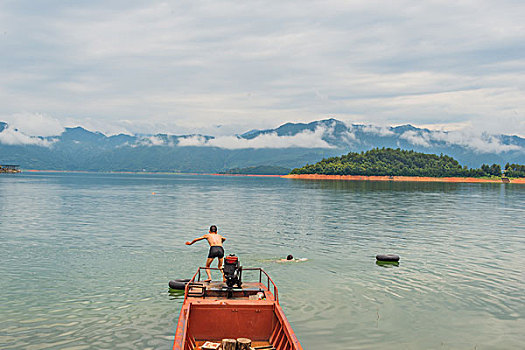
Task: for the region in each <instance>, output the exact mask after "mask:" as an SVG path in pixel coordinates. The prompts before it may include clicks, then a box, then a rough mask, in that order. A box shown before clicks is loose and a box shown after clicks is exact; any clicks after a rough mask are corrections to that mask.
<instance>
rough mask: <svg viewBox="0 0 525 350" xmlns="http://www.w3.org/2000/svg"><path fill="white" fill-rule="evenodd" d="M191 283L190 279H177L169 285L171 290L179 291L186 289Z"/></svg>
mask: <svg viewBox="0 0 525 350" xmlns="http://www.w3.org/2000/svg"><path fill="white" fill-rule="evenodd" d="M189 281H190V279H189V278H187V279H181V278H179V279H176V280H172V281H170V282H169V283H168V285H169V286H170V288H171V289H178V290H184V289H185V288H186V284H188V282H189Z"/></svg>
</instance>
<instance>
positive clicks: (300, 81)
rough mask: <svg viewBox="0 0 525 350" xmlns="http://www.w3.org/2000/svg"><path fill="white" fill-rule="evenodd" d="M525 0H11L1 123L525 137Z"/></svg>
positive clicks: (0, 23) (110, 129)
mask: <svg viewBox="0 0 525 350" xmlns="http://www.w3.org/2000/svg"><path fill="white" fill-rule="evenodd" d="M523 18H525V2H524V1H521V0H520V1H506V0H500V1H483V0H478V1H458V0H455V1H448V0H439V1H391V2H386V1H370V0H367V1H331V0H325V1H308V0H301V1H271V0H265V1H218V0H215V1H196V0H193V1H173V2H159V1H147V2H144V1H133V0H126V1H107V0H105V1H97V0H91V1H75V2H64V1H53V0H49V1H25V0H16V1H11V0H4V1H2V2H0V52H1V55H0V121H7V122H8V123H10V124H13V125H14V126H16V127H18V128H21V129H22V130H24V131H25V132H26V133H27V134H28V135H41V136H48V135H56V134H59V133H60V132H61V130H63V128H64V127H67V126H78V125H80V126H83V127H85V128H87V129H89V130H93V131H101V132H104V133H106V134H115V133H119V132H125V133H137V132H138V133H157V132H164V133H173V134H184V133H203V134H209V135H233V134H235V133H242V132H245V131H248V130H251V129H266V128H274V127H277V126H279V125H281V124H284V123H286V122H310V121H314V120H321V119H326V118H336V119H339V120H342V121H345V122H348V123H358V124H372V125H379V126H387V125H391V126H394V125H401V124H412V125H415V126H419V127H427V128H430V129H436V130H469V132H471V133H472V132H479V133H482V132H489V133H504V134H512V135H520V136H525V115H524V113H525V21H524V20H523Z"/></svg>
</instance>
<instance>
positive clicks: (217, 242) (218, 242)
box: [203, 233, 226, 247]
mask: <svg viewBox="0 0 525 350" xmlns="http://www.w3.org/2000/svg"><path fill="white" fill-rule="evenodd" d="M203 237H204V238H206V239H207V240H208V243H209V244H210V247H215V246H219V247H222V242H224V241H225V240H226V238H224V237H223V236H221V235H220V234H218V233H207V234H205V235H204V236H203Z"/></svg>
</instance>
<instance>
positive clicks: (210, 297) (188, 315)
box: [173, 267, 303, 350]
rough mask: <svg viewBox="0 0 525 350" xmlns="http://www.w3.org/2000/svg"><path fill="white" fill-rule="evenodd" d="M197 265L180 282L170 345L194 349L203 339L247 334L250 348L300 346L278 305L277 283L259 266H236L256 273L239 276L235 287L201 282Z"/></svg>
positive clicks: (297, 348) (285, 349)
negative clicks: (245, 279)
mask: <svg viewBox="0 0 525 350" xmlns="http://www.w3.org/2000/svg"><path fill="white" fill-rule="evenodd" d="M201 270H205V268H204V267H200V268H199V270H198V271H197V272H196V273H195V275H194V276H193V278H192V279H191V280H190V282H188V284H187V285H186V288H185V291H184V303H183V305H182V309H181V311H180V315H179V322H178V324H177V331H176V333H175V341H174V344H173V350H200V349H201V346H202V345H203V344H204V343H205V342H207V341H210V342H215V343H221V340H222V339H225V338H229V339H237V338H249V339H251V341H252V347H253V348H256V349H257V348H261V349H267V350H270V349H275V350H302V349H303V348H302V347H301V344H299V341H298V340H297V337H296V336H295V334H294V332H293V330H292V327H291V326H290V323H289V322H288V320H287V319H286V317H285V316H284V313H283V310H282V308H281V306H280V305H279V294H278V291H277V286H276V285H275V283H274V282H273V281H272V279H271V278H270V276H269V275H268V274H267V273H266V272H265V271H264V270H263V269H261V268H242V273H243V274H246V273H247V272H248V274H250V275H255V276H257V275H258V277H259V278H258V281H256V282H242V284H241V282H240V278H239V283H238V285H237V287H228V286H227V285H226V284H225V283H223V282H222V281H220V282H218V281H210V282H204V281H203V282H201ZM211 270H217V269H213V268H211ZM254 279H255V280H257V277H254ZM239 285H240V286H239Z"/></svg>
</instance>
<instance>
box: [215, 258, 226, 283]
mask: <svg viewBox="0 0 525 350" xmlns="http://www.w3.org/2000/svg"><path fill="white" fill-rule="evenodd" d="M218 260H219V261H218V262H217V267H218V268H219V270H221V273H222V281H223V282H226V278H224V271H223V270H222V262H223V260H224V259H223V258H219V259H218Z"/></svg>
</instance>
